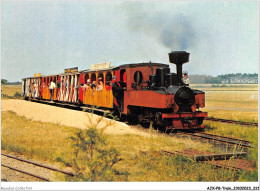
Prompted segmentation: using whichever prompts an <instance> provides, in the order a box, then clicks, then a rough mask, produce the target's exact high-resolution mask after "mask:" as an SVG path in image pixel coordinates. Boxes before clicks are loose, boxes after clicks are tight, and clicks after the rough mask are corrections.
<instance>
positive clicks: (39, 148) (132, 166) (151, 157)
mask: <svg viewBox="0 0 260 191" xmlns="http://www.w3.org/2000/svg"><path fill="white" fill-rule="evenodd" d="M1 120H2V129H1V135H2V137H1V143H2V144H1V147H2V149H6V150H9V151H12V152H16V153H20V154H24V155H27V156H30V157H31V158H35V159H39V160H44V161H47V162H49V163H54V164H57V163H56V158H57V157H62V158H66V159H68V160H72V159H73V156H74V154H73V148H72V142H71V141H70V139H69V137H70V136H72V135H74V134H75V132H76V131H77V129H76V128H71V127H66V126H62V125H59V124H53V123H43V122H39V121H32V120H28V119H26V118H25V117H22V116H17V115H16V114H15V113H14V112H10V111H6V112H2V119H1ZM216 132H217V131H216ZM245 133H246V132H245ZM249 133H254V132H249ZM241 134H242V132H241ZM252 139H255V138H252ZM107 142H108V145H110V146H113V147H114V148H116V149H117V150H118V151H119V157H120V158H121V159H122V161H120V162H118V163H116V164H115V166H114V167H115V169H116V170H117V172H118V173H117V174H118V175H116V178H115V181H240V180H242V181H248V180H254V181H256V180H257V176H255V174H254V173H245V172H243V171H240V172H235V171H231V170H225V169H216V168H215V167H213V166H211V165H208V164H203V163H196V162H194V161H191V160H190V159H187V158H185V157H181V156H176V157H172V156H166V155H164V154H163V153H162V152H161V150H167V151H174V150H176V151H182V150H185V149H189V148H193V149H198V150H201V151H211V152H212V151H216V152H217V149H215V148H213V146H212V145H210V144H207V143H200V142H198V141H193V140H191V139H183V138H177V137H175V138H171V137H168V136H165V135H161V134H157V133H156V131H153V132H151V133H150V134H148V135H147V136H139V135H132V134H125V135H107ZM253 158H254V156H253ZM64 180H65V178H64V177H62V176H61V175H59V176H57V177H56V179H55V181H64Z"/></svg>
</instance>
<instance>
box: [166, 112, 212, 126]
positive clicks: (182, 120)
mask: <svg viewBox="0 0 260 191" xmlns="http://www.w3.org/2000/svg"><path fill="white" fill-rule="evenodd" d="M207 116H208V114H207V112H195V113H192V112H186V113H162V121H167V122H168V124H167V125H166V129H198V128H202V126H201V124H202V121H203V118H204V117H207ZM169 123H170V124H169Z"/></svg>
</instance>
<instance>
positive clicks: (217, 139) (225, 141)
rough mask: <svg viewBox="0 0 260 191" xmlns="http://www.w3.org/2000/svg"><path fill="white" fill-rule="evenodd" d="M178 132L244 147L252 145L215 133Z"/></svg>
mask: <svg viewBox="0 0 260 191" xmlns="http://www.w3.org/2000/svg"><path fill="white" fill-rule="evenodd" d="M178 134H183V135H188V136H193V137H199V138H204V139H208V140H212V141H217V142H222V143H228V144H232V145H239V146H242V147H252V146H251V145H250V144H247V143H241V142H238V141H233V140H228V138H224V137H222V138H218V137H217V136H215V135H202V134H201V135H200V134H196V133H184V132H178Z"/></svg>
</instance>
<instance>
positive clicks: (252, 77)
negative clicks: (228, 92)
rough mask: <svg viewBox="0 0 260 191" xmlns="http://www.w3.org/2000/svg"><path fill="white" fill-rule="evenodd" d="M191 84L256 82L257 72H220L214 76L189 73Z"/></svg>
mask: <svg viewBox="0 0 260 191" xmlns="http://www.w3.org/2000/svg"><path fill="white" fill-rule="evenodd" d="M190 79H191V83H193V84H236V83H239V84H240V83H241V84H257V83H258V74H257V73H254V74H246V73H244V74H242V73H236V74H233V73H232V74H222V75H218V76H216V77H213V76H210V75H197V74H195V75H190Z"/></svg>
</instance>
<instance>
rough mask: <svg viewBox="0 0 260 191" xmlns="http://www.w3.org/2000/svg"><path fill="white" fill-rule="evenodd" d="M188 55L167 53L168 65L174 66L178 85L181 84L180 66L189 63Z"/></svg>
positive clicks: (181, 52) (186, 53)
mask: <svg viewBox="0 0 260 191" xmlns="http://www.w3.org/2000/svg"><path fill="white" fill-rule="evenodd" d="M189 56H190V53H188V52H186V51H173V52H171V53H169V61H170V63H173V64H176V71H177V79H178V83H182V81H181V78H182V65H183V64H184V63H186V62H189Z"/></svg>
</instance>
